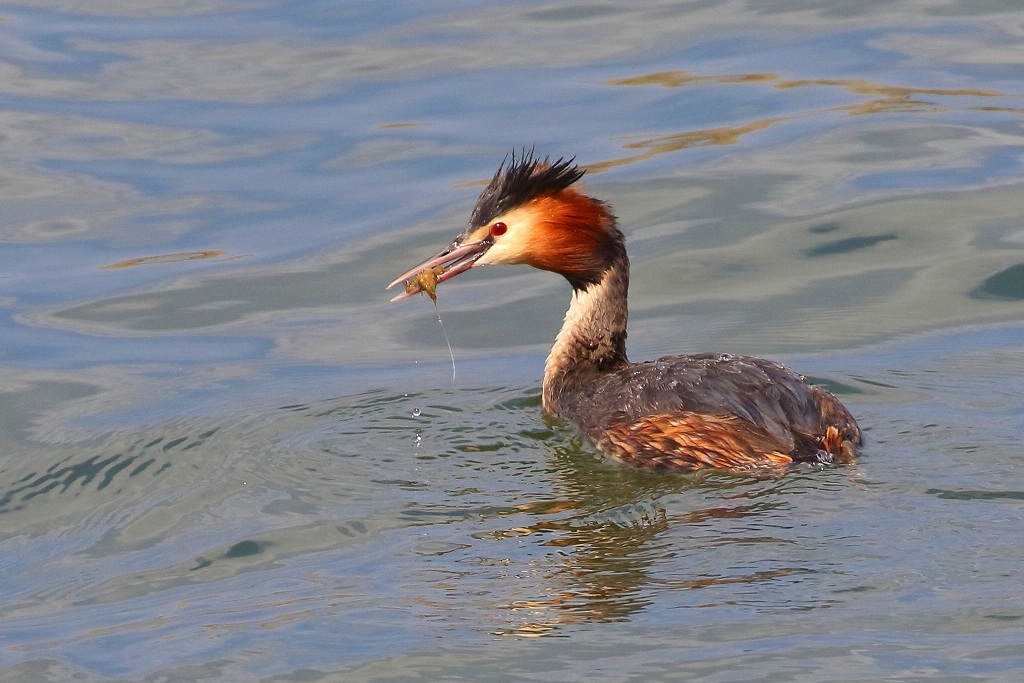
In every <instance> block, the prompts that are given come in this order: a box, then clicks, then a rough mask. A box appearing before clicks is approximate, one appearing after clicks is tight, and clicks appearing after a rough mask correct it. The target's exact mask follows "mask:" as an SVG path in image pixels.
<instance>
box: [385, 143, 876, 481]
mask: <svg viewBox="0 0 1024 683" xmlns="http://www.w3.org/2000/svg"><path fill="white" fill-rule="evenodd" d="M583 174H584V171H583V169H581V168H580V167H579V166H578V165H576V164H575V162H574V159H568V160H566V159H564V158H559V159H558V160H556V161H551V160H550V159H549V158H543V159H540V158H536V157H535V156H534V154H533V151H532V150H527V151H524V152H523V153H522V154H520V155H519V157H518V158H517V157H516V155H515V153H513V154H512V155H511V157H507V158H506V160H505V161H503V162H502V163H501V165H500V166H499V167H498V170H497V171H496V172H495V174H494V177H493V178H492V179H491V181H490V183H489V184H488V185H487V187H486V188H485V189H484V191H483V192H482V193H481V194H480V198H479V199H478V200H477V202H476V206H475V207H474V208H473V212H472V214H471V215H470V219H469V227H468V228H466V230H464V231H463V232H462V233H461V234H459V235H458V236H457V237H456V238H455V240H454V241H453V242H452V243H451V244H450V245H448V246H447V247H446V248H444V249H443V250H441V251H440V252H439V253H437V254H435V255H434V256H432V257H430V258H429V259H427V260H426V261H424V262H423V263H421V264H419V265H418V266H416V267H415V268H412V269H411V270H409V271H408V272H406V273H404V274H403V275H401V276H400V277H398V278H396V279H395V281H394V282H392V283H391V284H390V285H388V287H389V288H390V287H393V286H395V285H397V284H399V283H401V282H403V281H405V285H406V291H405V292H403V293H401V294H399V295H398V296H396V297H395V298H394V299H392V301H397V300H399V299H404V298H406V297H408V296H411V295H412V294H415V293H418V292H420V291H427V292H428V293H429V294H430V295H431V296H432V297H433V295H434V287H435V286H436V285H437V284H438V283H441V282H444V281H446V280H450V279H451V278H453V277H455V276H456V275H459V274H460V273H464V272H466V271H467V270H469V269H471V268H474V267H476V266H481V265H491V264H527V265H530V266H533V267H535V268H540V269H542V270H549V271H552V272H555V273H558V274H560V275H562V276H563V277H564V278H565V279H566V280H567V281H568V282H569V285H570V286H571V287H572V298H571V300H570V303H569V310H568V311H567V313H566V315H565V320H564V322H563V323H562V328H561V330H560V331H559V332H558V334H557V336H556V337H555V341H554V345H553V346H552V348H551V352H550V353H549V354H548V357H547V361H546V362H545V366H544V381H543V392H542V397H543V408H544V410H545V411H547V412H548V413H550V414H552V415H554V416H556V417H558V418H561V419H563V420H567V421H569V422H572V423H573V424H575V425H576V427H577V428H578V429H579V431H580V433H581V434H582V435H583V436H584V437H585V438H586V439H587V440H588V441H589V442H590V443H591V444H593V446H594V447H595V448H596V449H597V450H598V451H600V452H601V453H604V454H605V455H607V456H610V457H612V458H614V459H615V460H618V461H620V462H623V463H627V464H630V465H635V466H639V467H645V468H651V469H674V470H698V469H704V468H729V469H739V470H751V469H756V468H771V469H775V468H780V467H785V466H787V465H789V464H790V463H793V462H799V461H810V462H833V461H835V460H836V459H839V460H842V461H845V462H849V461H851V460H853V459H854V458H855V456H856V451H857V447H858V446H860V445H861V442H862V436H861V430H860V428H859V427H858V425H857V421H856V420H855V419H854V417H853V416H852V415H851V414H850V412H849V411H848V410H847V409H846V408H845V407H844V406H843V405H842V404H841V403H840V402H839V400H838V399H837V398H836V397H835V396H833V395H832V394H831V393H829V392H828V391H826V390H824V389H822V388H820V387H817V386H813V385H811V384H810V383H808V382H807V380H806V379H805V378H804V377H803V376H802V375H799V374H797V373H795V372H793V371H792V370H790V369H788V368H786V367H785V366H783V365H781V364H779V363H775V362H773V361H769V360H764V359H762V358H756V357H752V356H742V355H733V354H727V353H698V354H689V355H681V356H667V357H664V358H658V359H657V360H652V361H646V362H642V363H632V362H630V361H629V359H628V358H627V356H626V319H627V315H628V306H627V293H628V288H629V257H628V256H627V255H626V246H625V238H624V236H623V234H622V232H621V231H620V230H619V228H618V225H617V219H616V217H615V216H614V215H613V214H612V211H611V207H610V206H609V205H608V204H606V203H605V202H602V201H600V200H598V199H595V198H593V197H590V196H588V195H587V194H585V193H584V192H583V191H582V189H581V188H580V186H579V184H578V182H579V180H580V179H581V178H582V177H583Z"/></svg>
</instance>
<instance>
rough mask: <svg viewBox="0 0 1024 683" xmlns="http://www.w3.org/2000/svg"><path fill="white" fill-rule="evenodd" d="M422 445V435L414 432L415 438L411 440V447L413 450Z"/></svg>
mask: <svg viewBox="0 0 1024 683" xmlns="http://www.w3.org/2000/svg"><path fill="white" fill-rule="evenodd" d="M422 443H423V435H422V434H420V433H419V432H418V431H417V432H416V436H415V438H413V440H412V445H413V446H414V447H415V448H419V447H420V445H421V444H422Z"/></svg>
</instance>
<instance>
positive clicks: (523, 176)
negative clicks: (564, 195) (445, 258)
mask: <svg viewBox="0 0 1024 683" xmlns="http://www.w3.org/2000/svg"><path fill="white" fill-rule="evenodd" d="M575 161H576V160H575V157H574V158H571V159H564V158H559V159H558V160H557V161H554V162H552V161H550V160H549V159H548V157H544V158H543V159H535V158H534V156H533V149H532V148H531V149H524V150H523V151H522V153H521V154H520V155H519V158H518V159H517V158H516V153H515V152H514V151H513V152H512V154H511V155H510V156H508V157H506V158H505V160H504V161H502V162H501V166H499V167H498V170H497V171H496V172H495V173H494V177H493V178H491V182H490V183H488V184H487V187H486V188H485V189H484V191H483V192H481V193H480V198H479V199H477V200H476V206H475V207H473V213H472V215H471V216H470V218H469V227H470V229H475V228H479V227H482V226H484V225H487V224H488V223H490V222H491V220H493V219H494V218H497V217H498V216H500V215H501V214H503V213H505V212H506V211H510V210H511V209H514V208H516V207H517V206H522V205H523V204H525V203H526V202H528V201H529V200H531V199H533V198H534V197H538V196H540V195H542V194H548V193H552V192H558V191H559V190H564V189H565V188H567V187H569V186H570V185H572V184H573V183H575V182H576V181H578V180H579V179H580V178H582V177H583V174H584V172H585V171H584V170H583V169H581V168H580V167H579V166H577V165H576V164H575Z"/></svg>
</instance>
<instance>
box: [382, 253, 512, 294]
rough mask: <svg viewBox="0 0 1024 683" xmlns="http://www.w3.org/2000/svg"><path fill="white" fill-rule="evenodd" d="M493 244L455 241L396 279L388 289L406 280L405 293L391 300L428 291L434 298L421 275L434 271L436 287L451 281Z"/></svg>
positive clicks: (468, 267)
mask: <svg viewBox="0 0 1024 683" xmlns="http://www.w3.org/2000/svg"><path fill="white" fill-rule="evenodd" d="M460 239H461V238H460ZM491 244H492V242H491V240H490V239H484V240H481V241H479V242H470V243H469V244H460V243H459V240H458V239H457V240H455V241H454V242H452V243H451V244H450V245H449V246H448V247H447V248H446V249H443V250H441V251H440V252H438V253H437V254H435V255H433V256H431V257H430V258H429V259H427V260H426V261H424V262H423V263H421V264H419V265H418V266H416V267H415V268H412V269H411V270H409V271H407V272H405V273H402V274H401V275H399V276H398V277H397V278H395V280H394V282H392V283H391V284H390V285H388V286H387V289H391V288H392V287H394V286H395V285H397V284H398V283H399V282H402V281H403V280H404V281H405V291H404V292H402V293H401V294H399V295H397V296H395V297H394V298H393V299H391V300H392V301H400V300H402V299H406V298H408V297H410V296H412V295H413V294H418V293H420V292H423V291H427V293H428V294H429V295H430V297H431V298H434V294H433V287H431V288H430V290H427V289H425V288H424V287H423V285H422V284H421V281H420V280H419V279H418V278H419V276H420V275H422V274H423V273H426V272H428V271H432V272H433V274H434V277H436V281H434V282H433V284H435V285H436V284H438V283H441V282H444V281H445V280H451V279H452V278H453V277H455V276H456V275H458V274H459V273H464V272H466V271H467V270H469V269H470V268H472V267H473V264H474V263H476V260H477V259H478V258H480V257H481V256H483V255H484V252H486V251H487V250H488V249H490V248H491ZM428 281H429V280H428Z"/></svg>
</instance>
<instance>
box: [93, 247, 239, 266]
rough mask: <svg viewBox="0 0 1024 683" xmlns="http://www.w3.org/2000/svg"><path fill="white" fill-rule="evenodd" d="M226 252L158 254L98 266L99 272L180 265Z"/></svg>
mask: <svg viewBox="0 0 1024 683" xmlns="http://www.w3.org/2000/svg"><path fill="white" fill-rule="evenodd" d="M226 253H227V252H226V251H224V250H223V249H206V250H203V251H179V252H177V253H175V254H159V255H157V256H140V257H139V258H130V259H126V260H124V261H118V262H117V263H111V264H110V265H107V266H100V270H120V269H122V268H134V267H135V266H151V265H156V264H158V263H180V262H182V261H200V260H202V259H208V258H217V257H218V256H223V255H224V254H226Z"/></svg>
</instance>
